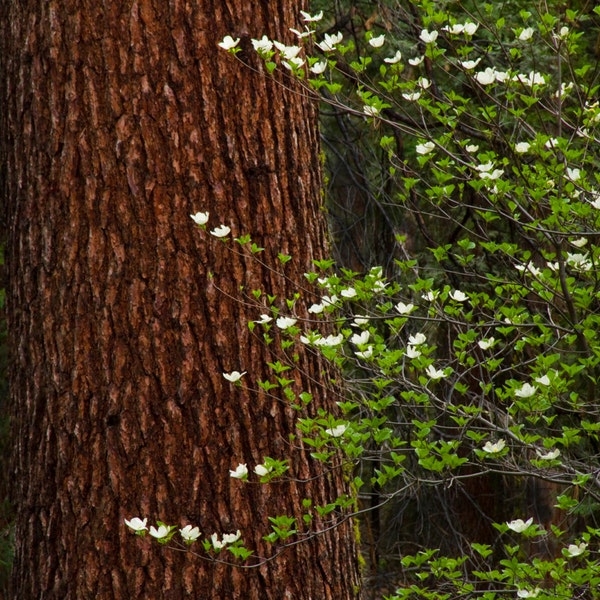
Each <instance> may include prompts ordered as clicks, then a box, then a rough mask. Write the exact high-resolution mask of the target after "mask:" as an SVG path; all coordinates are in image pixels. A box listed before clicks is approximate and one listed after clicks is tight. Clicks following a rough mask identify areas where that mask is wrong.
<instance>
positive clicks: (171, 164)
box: [0, 0, 357, 600]
mask: <svg viewBox="0 0 600 600" xmlns="http://www.w3.org/2000/svg"><path fill="white" fill-rule="evenodd" d="M298 8H299V7H298V6H297V5H296V2H295V1H294V0H277V1H276V2H271V1H268V0H262V1H260V2H247V1H246V0H227V1H221V0H219V1H217V2H213V1H211V0H197V1H192V0H189V1H186V0H181V1H178V0H138V1H136V0H123V1H119V2H104V3H102V2H92V1H89V0H85V1H83V2H81V1H79V2H75V0H63V1H60V2H59V1H58V0H28V1H26V0H23V1H19V2H17V1H14V2H4V3H3V4H2V8H1V10H2V14H1V15H0V16H1V17H2V23H3V26H2V27H3V28H4V33H5V35H4V39H5V41H4V48H3V51H4V52H3V54H4V56H5V58H4V63H3V73H2V86H3V87H2V95H3V96H4V97H5V99H6V102H5V101H4V100H2V104H3V105H5V106H6V107H7V111H6V115H5V120H4V129H5V133H6V135H5V136H3V137H5V139H6V143H7V146H6V147H5V149H4V151H5V152H6V156H7V177H6V180H7V183H6V199H7V202H6V213H7V219H8V226H9V243H8V247H7V252H8V263H9V276H10V291H9V298H8V303H9V327H10V337H11V340H12V377H11V378H12V381H11V385H12V419H13V422H12V430H13V433H14V461H13V464H14V478H15V479H14V494H13V500H14V502H15V505H16V509H17V522H16V540H17V542H16V559H15V569H14V578H13V579H14V590H13V597H14V598H20V599H23V600H25V599H30V598H31V599H32V598H44V599H51V598H60V599H61V600H63V599H71V598H72V599H77V600H81V599H85V598H100V599H104V598H107V599H110V598H118V599H125V598H157V599H158V598H183V597H193V598H244V599H254V598H255V599H257V600H258V599H260V600H265V599H268V598H276V599H278V600H279V599H282V598H294V599H302V598H306V599H309V598H310V599H313V600H325V599H328V598H331V599H334V598H335V599H336V600H339V599H343V598H353V597H356V584H357V566H356V560H355V558H356V556H355V545H354V540H353V534H352V529H351V526H350V525H349V524H348V523H346V524H344V525H342V526H341V527H339V528H337V529H335V530H332V531H329V532H327V533H326V534H323V535H322V536H319V537H317V538H315V539H314V540H313V541H312V542H308V543H306V544H299V545H296V546H294V547H292V548H289V549H287V550H286V551H284V552H283V553H282V554H281V555H280V556H279V557H278V558H276V559H275V560H273V561H271V562H269V563H266V564H265V565H263V566H262V567H260V568H257V569H248V570H243V569H239V568H235V567H230V566H227V565H222V564H217V563H214V562H210V561H206V560H202V559H199V558H197V557H194V556H193V555H192V554H190V553H179V552H175V551H172V550H168V549H166V548H164V547H159V546H158V545H157V544H156V543H152V541H151V540H150V539H148V538H145V539H143V540H142V539H140V538H137V537H135V536H133V535H131V533H130V532H129V531H127V530H126V528H125V527H124V524H123V519H124V518H129V517H132V516H150V517H151V519H161V520H163V521H166V522H171V523H177V524H182V525H183V524H187V523H192V524H194V525H198V526H200V528H201V530H202V532H203V535H204V536H209V535H210V534H211V533H212V532H213V531H214V532H217V533H219V534H221V533H224V532H233V531H236V530H237V529H240V530H241V531H242V534H243V537H244V539H245V540H246V543H247V545H248V546H250V547H256V548H258V550H259V551H262V552H267V551H268V549H266V548H265V547H264V545H263V543H262V541H261V538H262V536H263V535H265V534H266V533H268V530H267V524H266V523H265V521H266V517H267V516H268V515H273V514H298V513H299V512H300V510H301V509H300V503H301V500H302V498H304V497H307V496H308V497H312V498H313V500H314V502H315V504H318V503H325V502H328V501H331V500H332V499H333V498H334V497H336V496H337V494H338V493H340V492H341V491H343V490H344V484H343V483H342V478H341V475H336V474H334V475H329V476H328V477H316V476H318V475H319V474H320V472H319V467H318V465H317V464H315V463H314V462H313V461H311V459H310V457H309V456H308V453H300V452H296V451H295V450H292V448H291V446H290V444H289V435H290V434H292V433H293V432H294V419H295V415H294V414H293V412H292V410H291V409H290V408H289V407H288V406H287V404H286V403H285V402H283V401H278V400H276V399H272V398H271V397H269V396H267V395H266V394H263V393H254V392H249V391H246V390H244V389H240V388H237V387H234V386H232V385H230V384H229V383H228V382H226V381H225V380H224V379H223V377H222V372H223V371H231V370H234V369H238V370H240V371H241V370H246V371H248V375H247V376H246V378H245V384H247V385H248V387H252V388H257V387H258V386H257V383H256V382H257V381H259V380H260V379H264V378H265V377H267V372H266V369H265V367H264V363H265V361H266V360H272V357H270V355H269V351H268V350H267V349H265V348H264V347H263V346H262V344H261V343H260V342H256V341H254V340H253V339H252V336H251V335H250V334H249V332H248V329H247V327H246V320H247V319H249V318H250V319H257V318H258V317H259V314H260V313H259V312H258V311H256V310H251V309H247V308H245V307H243V306H242V305H240V304H239V303H238V302H236V301H235V300H232V299H230V298H229V296H228V295H227V294H231V295H233V296H236V295H238V294H239V288H240V286H242V285H243V286H245V289H254V288H260V287H263V288H264V289H266V290H267V291H269V292H271V293H274V294H277V296H278V297H279V298H283V297H285V296H286V295H287V296H289V295H291V293H292V292H293V291H294V290H293V285H290V284H287V283H285V281H284V280H283V279H279V278H277V277H275V276H274V275H272V274H271V273H270V272H269V271H268V270H266V269H262V268H261V267H260V265H257V264H256V263H253V262H252V261H248V260H246V259H244V258H243V257H239V256H236V255H233V254H231V253H228V252H227V251H226V247H225V246H224V245H223V244H222V242H221V241H219V240H217V239H215V238H210V236H207V235H203V234H202V233H201V232H198V231H197V229H195V227H194V226H193V223H192V221H191V220H190V218H189V214H190V213H192V212H196V211H199V210H209V211H210V213H211V220H210V222H209V227H210V228H211V229H212V228H213V227H214V226H216V225H219V224H220V223H225V224H227V225H229V226H231V228H232V233H233V234H234V235H236V236H237V235H240V234H243V233H246V232H248V233H251V234H252V235H253V238H254V239H255V240H256V241H257V242H258V243H259V244H261V245H262V246H265V247H266V248H267V258H266V259H265V260H266V261H268V260H269V258H268V257H269V256H270V257H271V260H272V257H273V256H275V255H276V253H277V251H283V252H286V253H288V254H291V255H293V257H294V261H293V263H289V264H288V265H286V272H287V274H288V275H289V276H290V279H291V280H296V281H301V280H302V277H301V274H302V273H303V272H304V271H306V270H309V269H310V263H311V260H312V259H313V258H316V257H319V255H320V254H322V252H323V247H324V234H323V220H322V217H321V215H320V213H319V208H318V202H319V196H320V178H319V165H318V158H317V156H318V137H317V134H316V120H315V109H314V106H312V105H311V104H310V103H308V102H307V101H306V99H305V98H304V96H303V95H302V94H301V93H299V89H298V88H297V87H295V86H294V85H293V84H292V83H291V82H289V81H286V82H285V83H286V87H284V86H282V85H277V84H274V83H273V82H272V81H271V80H270V79H269V78H268V77H265V76H264V73H263V72H262V67H261V65H260V61H259V60H258V59H257V58H255V57H254V55H253V53H252V51H251V50H249V48H250V38H252V37H260V36H262V34H264V33H266V34H267V35H269V36H270V37H272V38H275V39H282V40H285V41H287V42H288V43H292V42H293V41H294V40H293V37H292V34H291V33H289V31H288V28H289V27H298V26H299V18H298V16H297V9H298ZM226 34H232V35H234V36H235V37H238V36H239V37H241V38H242V41H241V42H240V46H241V47H242V48H244V49H245V52H244V53H243V54H242V55H241V56H242V58H243V59H245V60H247V61H249V62H250V63H251V64H252V66H253V69H251V68H246V67H243V66H242V65H241V64H240V63H239V62H237V61H236V60H235V59H234V58H232V57H231V56H230V55H228V54H227V53H225V52H224V51H222V50H220V49H219V48H218V47H217V42H218V41H220V40H221V39H222V38H223V36H224V35H226ZM207 237H208V238H210V239H208V240H207ZM229 244H230V245H231V244H232V242H231V241H230V242H229ZM210 273H214V277H213V278H210V277H209V274H210ZM223 291H224V292H225V294H224V293H222V292H223ZM309 300H311V301H312V300H314V298H310V299H309ZM298 310H301V308H299V309H298ZM263 312H264V311H263ZM298 365H299V371H298V372H303V373H307V374H311V373H312V374H320V373H321V370H322V368H323V365H320V364H318V362H317V360H316V359H315V358H311V357H310V356H306V355H304V354H300V358H299V363H298ZM311 381H312V379H311V378H309V377H308V375H307V376H306V377H305V378H304V380H300V379H299V381H298V384H299V385H302V386H304V388H303V389H308V390H310V391H312V392H313V393H314V394H315V403H318V405H320V406H324V407H326V408H329V409H330V408H331V405H332V403H333V398H330V397H328V396H327V394H326V393H324V392H323V391H322V389H321V387H319V386H317V385H316V384H314V383H311ZM299 389H300V388H299ZM290 455H292V461H291V469H290V472H291V474H292V475H293V476H294V477H296V478H298V479H302V480H310V482H309V483H301V482H290V483H287V484H279V485H275V486H266V487H265V486H259V485H252V484H244V483H243V482H240V481H238V480H235V479H232V478H230V477H229V469H230V468H235V466H236V465H237V464H238V462H247V463H248V465H249V466H250V467H251V466H253V465H255V464H258V463H261V462H262V461H263V456H272V457H275V458H285V457H287V456H290Z"/></svg>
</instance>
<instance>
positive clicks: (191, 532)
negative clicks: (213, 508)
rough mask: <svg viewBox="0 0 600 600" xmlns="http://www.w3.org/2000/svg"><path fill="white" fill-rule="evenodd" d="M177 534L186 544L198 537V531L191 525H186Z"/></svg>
mask: <svg viewBox="0 0 600 600" xmlns="http://www.w3.org/2000/svg"><path fill="white" fill-rule="evenodd" d="M179 533H180V534H181V537H182V538H183V539H184V541H186V542H195V541H196V540H197V539H198V538H199V537H200V529H199V528H198V527H192V526H191V525H186V526H185V527H184V528H183V529H180V530H179Z"/></svg>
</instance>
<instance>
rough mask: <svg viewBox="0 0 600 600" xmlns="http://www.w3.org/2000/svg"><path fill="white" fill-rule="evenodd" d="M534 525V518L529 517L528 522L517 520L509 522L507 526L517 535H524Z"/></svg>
mask: <svg viewBox="0 0 600 600" xmlns="http://www.w3.org/2000/svg"><path fill="white" fill-rule="evenodd" d="M532 523H533V517H529V519H527V521H523V519H515V520H514V521H508V523H507V524H506V525H507V526H508V528H509V529H510V530H511V531H514V532H515V533H523V531H525V530H526V529H529V526H530V525H531V524H532Z"/></svg>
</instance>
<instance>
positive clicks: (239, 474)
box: [229, 463, 248, 479]
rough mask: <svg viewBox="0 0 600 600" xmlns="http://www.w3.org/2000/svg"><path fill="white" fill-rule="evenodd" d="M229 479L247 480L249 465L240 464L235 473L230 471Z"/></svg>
mask: <svg viewBox="0 0 600 600" xmlns="http://www.w3.org/2000/svg"><path fill="white" fill-rule="evenodd" d="M229 477H233V478H234V479H245V478H246V477H248V465H246V463H240V464H239V465H238V466H237V467H236V468H235V469H234V470H233V471H232V470H230V471H229Z"/></svg>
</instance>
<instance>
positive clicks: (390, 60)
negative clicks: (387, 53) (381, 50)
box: [383, 50, 402, 65]
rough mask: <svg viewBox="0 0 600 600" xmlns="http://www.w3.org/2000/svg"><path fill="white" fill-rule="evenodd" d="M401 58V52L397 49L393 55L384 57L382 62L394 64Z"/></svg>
mask: <svg viewBox="0 0 600 600" xmlns="http://www.w3.org/2000/svg"><path fill="white" fill-rule="evenodd" d="M401 60H402V52H400V50H398V51H397V52H396V54H394V56H392V57H390V58H384V59H383V62H385V63H387V64H388V65H395V64H396V63H398V62H400V61H401Z"/></svg>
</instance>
